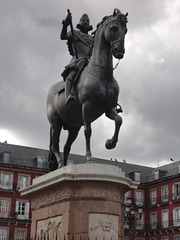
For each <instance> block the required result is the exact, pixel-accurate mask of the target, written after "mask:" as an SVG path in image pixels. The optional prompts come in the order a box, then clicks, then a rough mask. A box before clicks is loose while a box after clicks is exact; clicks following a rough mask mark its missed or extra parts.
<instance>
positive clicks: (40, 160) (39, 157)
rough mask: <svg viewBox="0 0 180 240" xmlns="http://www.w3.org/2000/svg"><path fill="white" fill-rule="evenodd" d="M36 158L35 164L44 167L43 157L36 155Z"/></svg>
mask: <svg viewBox="0 0 180 240" xmlns="http://www.w3.org/2000/svg"><path fill="white" fill-rule="evenodd" d="M36 159H37V166H38V167H44V166H45V157H43V156H38V157H36Z"/></svg>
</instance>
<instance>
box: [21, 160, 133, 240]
mask: <svg viewBox="0 0 180 240" xmlns="http://www.w3.org/2000/svg"><path fill="white" fill-rule="evenodd" d="M136 187H137V183H135V182H133V181H131V180H130V179H129V178H126V177H125V175H124V173H123V172H122V170H121V169H120V168H118V167H116V166H113V165H108V164H96V163H91V164H78V165H69V166H66V167H63V168H61V169H58V170H56V171H53V172H50V173H48V174H46V175H43V176H41V177H38V178H36V179H34V180H33V185H31V186H29V187H28V188H26V189H24V190H22V191H21V194H22V195H27V196H28V197H29V198H30V199H31V208H32V226H31V236H35V234H39V235H46V234H47V233H48V234H49V236H50V239H51V240H53V239H55V236H56V235H57V236H58V237H57V239H64V236H66V239H71V237H72V236H74V238H75V239H78V240H79V239H80V236H81V239H88V236H89V238H90V239H91V240H95V239H96V238H97V239H103V237H104V238H105V239H107V240H110V239H112V240H118V239H123V236H124V222H123V215H124V209H123V202H124V193H125V192H126V191H127V190H128V189H130V188H136Z"/></svg>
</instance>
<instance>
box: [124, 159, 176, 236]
mask: <svg viewBox="0 0 180 240" xmlns="http://www.w3.org/2000/svg"><path fill="white" fill-rule="evenodd" d="M133 169H134V170H133V172H134V173H137V178H138V179H137V180H140V185H139V187H138V189H137V190H132V191H129V192H127V193H126V197H128V196H129V197H131V198H132V200H133V206H135V208H134V209H135V214H136V213H137V207H138V206H142V207H143V215H142V218H141V220H137V221H135V222H134V225H133V226H132V236H131V239H132V240H134V239H135V240H180V161H179V162H173V163H171V164H168V165H164V166H162V167H158V168H155V169H151V173H150V174H149V172H148V173H147V172H146V170H145V169H143V167H142V168H138V169H137V167H136V166H134V167H133ZM136 170H137V171H136ZM126 173H127V172H126ZM129 175H132V173H131V174H129ZM141 175H142V176H141ZM134 180H136V179H134ZM129 231H130V229H129V226H127V225H126V226H125V236H126V237H125V239H129Z"/></svg>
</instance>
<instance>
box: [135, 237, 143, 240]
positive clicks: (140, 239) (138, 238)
mask: <svg viewBox="0 0 180 240" xmlns="http://www.w3.org/2000/svg"><path fill="white" fill-rule="evenodd" d="M135 240H145V238H140V237H136V238H135Z"/></svg>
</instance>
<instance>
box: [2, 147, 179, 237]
mask: <svg viewBox="0 0 180 240" xmlns="http://www.w3.org/2000/svg"><path fill="white" fill-rule="evenodd" d="M94 160H95V162H96V163H102V164H103V163H104V164H107V163H108V164H112V165H116V166H118V167H120V168H121V169H122V171H123V172H125V176H126V177H128V178H131V179H132V180H133V181H136V182H139V187H138V188H137V189H135V190H131V191H128V192H127V193H126V194H125V205H126V200H127V198H128V197H131V198H132V200H133V206H134V210H135V217H134V218H135V221H133V224H132V227H131V228H129V225H128V224H125V225H124V229H125V240H127V239H129V238H131V240H180V161H179V162H172V163H171V164H167V165H164V166H161V167H158V168H151V167H146V166H140V165H136V164H129V163H126V162H125V161H124V162H123V161H122V162H119V161H117V160H112V159H111V160H105V159H97V158H94ZM85 162H86V160H85V157H84V156H80V155H74V154H70V156H69V160H68V164H80V163H85ZM48 171H49V170H48V151H47V150H42V149H36V148H30V147H23V146H16V145H11V144H7V143H0V240H29V239H30V228H31V211H30V207H31V203H30V201H29V199H28V198H27V197H24V196H23V197H22V196H21V195H20V193H19V190H20V189H22V188H24V187H26V186H29V185H30V184H32V180H33V179H34V178H36V177H38V176H41V175H43V174H45V173H47V172H48ZM139 206H141V207H142V208H143V214H142V217H141V219H139V220H138V219H137V218H136V214H137V211H138V207H139ZM122 218H123V216H122ZM129 233H131V234H130V235H129Z"/></svg>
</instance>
